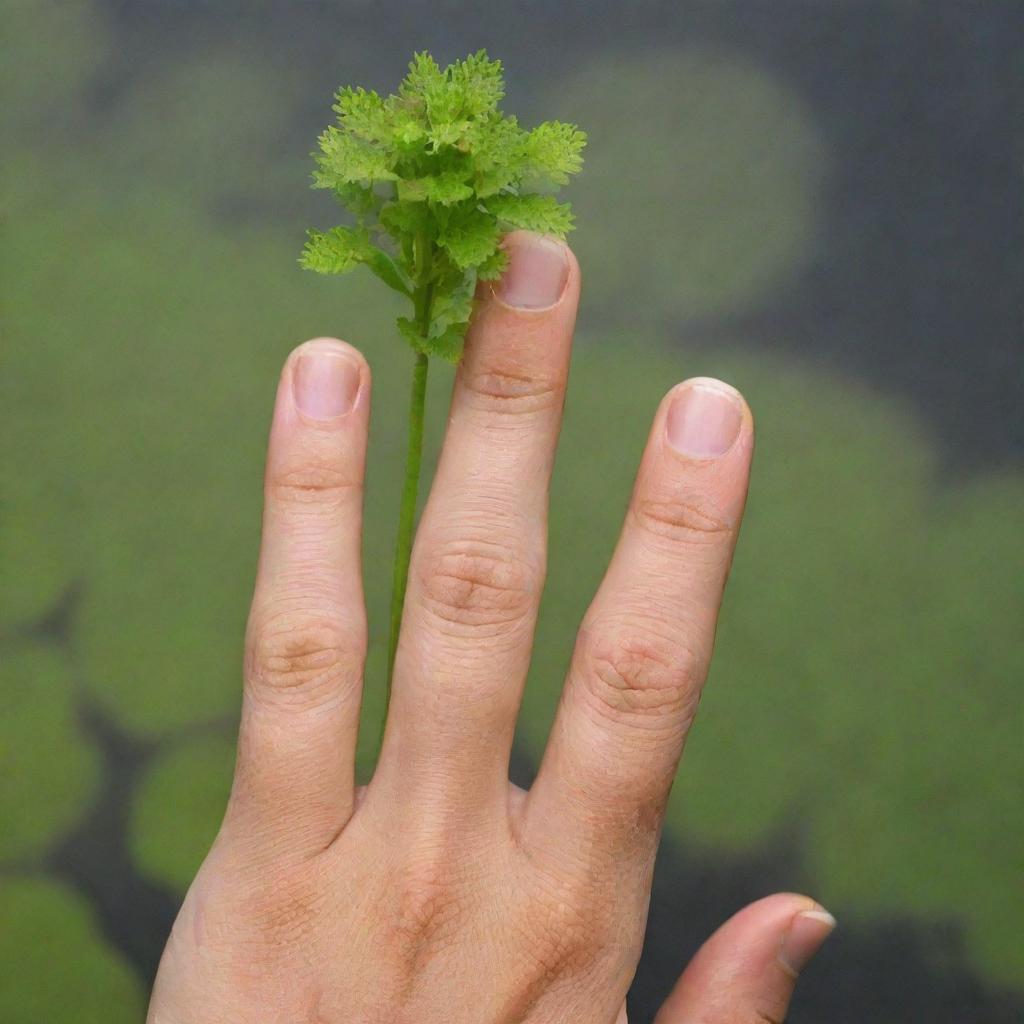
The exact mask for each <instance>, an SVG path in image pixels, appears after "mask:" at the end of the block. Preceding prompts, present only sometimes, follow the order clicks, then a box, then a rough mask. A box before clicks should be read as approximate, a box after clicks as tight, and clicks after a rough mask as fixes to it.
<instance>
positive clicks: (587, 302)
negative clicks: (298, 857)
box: [0, 0, 1024, 1024]
mask: <svg viewBox="0 0 1024 1024" xmlns="http://www.w3.org/2000/svg"><path fill="white" fill-rule="evenodd" d="M0 12H2V18H3V30H2V32H0V40H2V41H0V82H2V86H3V91H2V95H3V97H4V102H3V105H2V107H0V125H2V128H0V130H2V136H3V138H2V141H3V151H4V157H5V159H4V164H5V169H4V181H3V200H2V217H3V220H2V253H0V259H2V267H0V269H2V277H0V287H2V316H3V324H2V360H3V364H2V375H0V387H2V395H0V402H2V405H0V408H2V411H3V413H2V414H3V422H2V431H0V437H2V442H0V443H2V446H3V447H2V452H3V455H2V475H0V487H2V490H0V502H2V504H0V566H2V574H3V603H2V611H0V675H2V681H3V693H4V698H5V708H6V711H5V713H4V715H3V716H2V718H0V962H2V963H3V965H4V969H3V971H2V972H0V1019H2V1020H3V1021H5V1022H8V1024H29V1022H31V1024H37V1022H40V1021H44V1020H47V1021H49V1020H68V1021H75V1022H93V1021H96V1022H100V1021H102V1022H104V1024H121V1022H125V1024H127V1022H131V1021H139V1020H141V1018H142V1014H143V1006H144V1002H145V992H146V988H147V985H148V983H149V981H150V979H151V977H152V973H153V971H154V970H155V966H156V961H157V958H158V956H159V952H160V949H161V948H162V945H163V941H164V939H165V937H166V933H167V930H168V928H169V926H170V922H171V920H172V919H173V916H174V912H175V909H176V906H177V903H178V902H179V900H180V898H181V895H182V893H183V891H184V889H185V888H186V886H187V885H188V882H189V879H190V878H191V876H192V874H193V873H194V871H195V869H196V867H197V865H198V864H199V862H200V860H201V859H202V857H203V854H204V852H205V850H206V848H207V846H208V844H209V842H210V840H211V838H212V836H213V834H214V832H215V830H216V827H217V823H218V820H219V816H220V814H221V811H222V809H223V803H224V798H225V794H226V792H227V788H228V785H229V781H230V771H231V764H232V758H233V733H234V728H235V720H236V714H237V704H238V689H239V678H238V677H239V668H238V666H239V661H240V646H241V639H242V630H243V625H244V619H245V614H246V605H247V601H248V597H249V593H250V589H251V584H252V572H253V565H254V558H255V552H256V544H257V531H258V523H259V514H260V477H261V470H262V467H261V460H262V453H263V445H264V441H265V435H266V428H267V423H268V418H269V411H270V404H271V400H272V396H273V391H274V387H275V381H276V375H277V372H278V370H279V366H280V364H281V362H282V360H283V359H284V357H285V356H286V354H287V352H288V351H289V349H290V348H291V347H292V346H294V345H295V344H296V343H298V342H300V341H302V340H303V339H305V338H307V337H310V336H314V335H317V334H335V335H339V336H341V337H344V338H346V339H347V340H349V341H351V342H353V343H354V344H356V345H358V346H359V347H360V348H361V349H362V350H363V351H364V352H365V353H366V354H367V356H368V358H369V359H370V361H371V363H372V365H373V368H374V373H375V415H374V423H373V431H372V440H371V447H372V451H371V469H370V479H369V495H368V503H367V534H366V544H365V547H366V565H367V587H368V595H369V602H370V609H371V617H372V618H371V621H372V625H373V627H374V642H373V648H372V652H371V657H370V665H369V668H368V679H369V683H368V687H367V701H366V703H367V713H368V718H369V719H370V722H369V724H368V725H367V728H366V729H365V730H364V734H365V735H366V736H367V737H369V738H371V739H372V737H373V736H374V735H375V734H376V725H375V722H376V719H377V718H379V715H380V703H381V675H382V668H383V665H382V656H383V635H384V631H383V628H382V627H383V625H384V621H385V607H386V598H387V594H386V590H387V580H388V576H389V571H390V570H389V565H390V562H389V559H390V545H391V540H392V534H393V531H394V519H395V510H396V500H397V493H398V484H399V474H400V460H401V452H402V446H403V440H404V439H403V432H404V429H403V421H404V410H403V406H404V395H405V391H406V387H407V379H408V375H409V372H410V354H409V352H408V351H407V350H406V349H405V348H404V347H403V345H402V343H400V341H399V340H398V339H397V338H396V337H395V336H394V330H393V327H392V324H393V317H394V314H395V309H394V306H393V304H392V302H391V299H390V298H389V296H388V295H383V294H381V291H382V289H380V288H379V287H378V286H377V284H376V282H375V281H373V279H372V278H370V277H369V276H368V275H367V276H366V277H362V276H360V275H355V276H353V277H350V278H344V279H328V280H323V279H316V278H314V277H313V276H312V275H308V274H302V273H300V271H299V269H298V267H297V266H296V262H295V259H296V255H297V252H298V249H299V247H300V246H301V242H302V238H303V235H304V231H305V229H306V228H307V227H309V226H313V225H316V226H318V227H325V226H329V225H330V224H332V223H335V222H336V219H337V217H338V210H337V209H336V208H334V207H332V205H331V204H330V202H329V200H328V199H327V198H326V197H325V196H323V195H322V194H316V193H312V192H309V191H308V189H307V184H308V175H309V170H310V162H309V159H308V156H307V154H308V152H309V150H310V149H311V148H312V144H313V140H314V138H315V135H316V133H317V131H318V130H319V129H320V128H322V127H323V125H324V124H326V123H327V121H328V120H329V119H330V117H331V114H330V102H331V93H332V91H333V89H334V88H335V87H336V86H337V85H339V84H346V83H358V84H364V85H367V86H369V87H375V88H380V89H388V88H390V87H392V86H393V85H394V84H395V83H396V82H397V80H398V78H399V77H400V75H401V73H402V71H403V66H404V63H405V61H406V60H407V59H408V57H409V55H410V54H411V52H412V51H413V50H414V49H420V48H429V49H431V50H432V51H433V52H434V53H435V55H436V56H437V57H439V58H441V59H444V60H449V59H452V58H454V57H457V56H461V55H463V54H465V53H466V52H468V51H470V50H475V49H477V48H478V47H480V46H486V47H487V48H488V49H489V50H490V51H491V53H492V55H494V56H498V57H501V58H502V59H504V60H505V62H506V65H507V68H508V85H509V98H508V101H507V108H508V109H509V110H513V111H516V112H518V113H520V115H521V116H522V119H523V120H524V121H525V122H526V123H531V122H533V121H536V120H540V119H542V118H544V117H551V116H560V117H565V118H569V119H572V120H575V121H578V122H579V123H580V124H581V125H582V126H583V127H584V128H585V129H587V131H588V132H589V133H590V138H591V142H590V146H589V149H588V153H587V164H586V167H585V171H584V173H583V174H582V175H581V177H580V179H579V182H578V184H575V185H574V186H573V187H572V188H571V189H570V191H569V193H568V194H567V198H570V199H571V200H572V201H573V203H574V205H575V207H576V210H577V214H578V224H579V228H578V231H577V232H576V234H575V235H574V236H573V244H574V247H575V249H576V251H577V253H578V255H579V258H580V262H581V264H582V267H583V271H584V277H585V282H586V283H585V296H584V308H583V312H582V315H581V321H580V327H579V331H578V339H577V351H576V355H575V357H574V367H573V379H572V386H571V392H570V399H569V403H568V408H567V421H566V428H565V433H564V436H563V441H562V446H561V457H560V460H559V464H558V466H557V471H556V473H557V475H556V482H555V485H554V489H553V520H552V535H551V551H552V557H551V573H550V581H549V584H548V587H547V592H546V596H545V602H544V610H543V617H542V624H541V627H540V631H539V638H538V646H537V652H536V657H535V660H534V668H533V672H532V676H531V680H530V685H529V689H528V693H527V697H526V702H525V710H524V716H523V721H522V728H521V730H520V736H519V740H518V742H517V749H516V754H515V758H514V761H515V764H514V768H515V773H516V776H517V778H519V779H521V780H522V781H528V779H529V776H530V773H531V771H532V768H533V766H534V765H535V764H536V763H537V759H538V756H539V753H540V751H541V749H542V745H543V743H544V738H545V733H546V730H547V727H548V724H549V722H550V718H551V714H552V710H553V706H554V702H555V700H556V696H557V692H558V688H559V685H560V680H561V675H562V672H563V671H564V667H565V664H566V661H567V658H568V654H569V650H570V645H571V637H572V634H573V631H574V628H575V625H576V623H577V622H578V620H579V618H580V616H581V614H582V611H583V609H584V607H585V605H586V602H587V600H588V598H589V595H590V594H591V592H592V590H593V587H594V586H595V584H596V582H597V580H598V579H599V576H600V573H601V571H602V567H603V566H604V564H605V562H606V559H607V557H608V554H609V552H610V549H611V545H612V543H613V540H614V536H615V533H616V531H617V528H618V523H619V520H620V518H621V514H622V511H623V508H624V505H625V501H626V497H627V494H628V490H629V486H630V482H631V475H632V473H633V471H634V469H635V465H636V461H637V458H638V455H639V452H640V447H641V445H642V442H643V438H644V435H645V433H646V430H647V427H648V423H649V419H650V416H651V414H652V412H653V409H654V407H655V404H656V402H657V400H658V399H659V398H660V396H661V395H662V394H663V393H664V392H665V391H666V390H667V389H668V388H669V387H670V386H671V385H672V384H673V383H675V382H676V381H678V380H680V379H682V378H683V377H686V376H691V375H695V374H710V375H715V376H721V377H724V378H725V379H727V380H730V381H731V382H733V383H734V384H736V385H737V386H738V387H740V388H741V389H742V390H743V391H744V393H745V394H746V396H747V398H748V399H749V401H750V404H751V405H752V407H753V409H754V411H755V415H756V417H757V420H758V428H759V438H758V455H757V459H756V467H755V473H754V479H753V483H752V490H751V497H750V505H749V512H748V520H747V523H746V525H745V527H744V534H743V537H742V540H741V544H740V550H739V553H738V556H737V559H736V564H735V570H734V575H733V581H732V583H731V585H730V591H729V595H728V599H727V603H726V608H725V611H724V619H723V622H722V625H721V629H720V634H719V648H718V654H717V657H716V661H715V665H714V668H713V671H712V678H711V680H710V684H709V688H708V691H707V695H706V698H705V701H704V705H703V708H702V712H701V716H700V720H699V721H698V723H697V725H696V727H695V729H694V731H693V734H692V737H691V741H690V744H689V747H688V751H687V756H686V760H685V764H684V767H683V770H682V772H681V774H680V777H679V781H678V783H677V786H676V789H675V792H674V794H673V798H672V802H671V805H670V808H669V821H668V829H667V835H666V841H665V847H664V851H663V855H662V857H661V860H660V863H659V869H658V875H657V880H656V887H655V894H654V899H653V901H652V914H651V925H650V933H649V936H648V943H647V947H646V949H645V954H644V959H643V961H642V963H641V967H640V971H639V973H638V976H637V982H636V985H635V987H634V992H633V994H632V997H631V1008H632V1011H633V1013H634V1014H635V1019H636V1020H638V1021H643V1020H646V1019H648V1018H649V1015H650V1014H651V1012H652V1010H653V1008H654V1007H655V1006H656V1005H657V1002H658V1000H659V999H660V997H661V996H662V995H663V994H664V992H665V991H666V989H667V987H668V986H669V985H670V984H671V981H672V980H673V978H674V977H675V975H676V974H677V973H678V971H679V969H680V967H681V965H682V964H683V963H684V962H685V960H686V959H687V958H688V957H689V956H690V955H691V953H692V951H693V950H694V949H695V947H696V945H697V944H698V943H699V941H700V939H701V938H702V937H704V936H705V935H706V934H707V933H708V932H709V931H710V930H711V928H712V927H713V926H714V925H715V924H717V923H718V922H719V921H720V920H722V919H724V917H726V916H727V915H728V914H729V913H731V912H732V911H733V910H735V909H736V908H738V906H740V905H741V904H742V903H743V902H744V901H746V900H748V899H752V898H755V897H757V896H759V895H763V894H765V893H766V892H769V891H772V890H775V889H778V888H796V889H802V890H807V891H809V892H811V893H812V894H813V895H815V896H816V897H818V898H819V899H821V900H822V902H823V903H824V904H825V905H826V906H828V907H829V908H830V909H831V910H832V911H833V912H834V913H835V914H836V915H837V917H839V919H840V922H841V929H840V931H839V932H838V933H837V935H836V937H835V938H834V939H833V940H832V941H831V942H830V943H829V945H828V946H827V947H826V949H825V951H824V952H823V953H822V955H821V958H820V959H819V961H818V962H817V963H816V964H815V967H814V968H813V969H812V970H811V971H810V972H809V973H808V975H807V976H806V978H805V979H804V980H803V981H802V982H801V988H800V992H799V994H798V998H797V1002H796V1004H795V1006H794V1009H793V1013H792V1018H791V1019H793V1020H795V1021H830V1022H840V1024H842V1022H847V1021H849V1022H854V1021H856V1022H858V1024H860V1022H863V1021H865V1020H870V1021H872V1022H879V1024H885V1022H888V1021H920V1020H928V1021H930V1022H946V1021H949V1022H953V1021H956V1022H958V1024H964V1022H970V1021H979V1022H981V1021H984V1022H986V1024H991V1022H999V1021H1020V1020H1022V1019H1024V942H1022V941H1021V934H1020V923H1019V922H1020V914H1021V910H1022V907H1024V808H1022V800H1021V794H1022V789H1024V785H1022V784H1024V753H1022V742H1021V740H1022V736H1024V718H1022V713H1021V702H1020V698H1019V690H1020V685H1021V682H1022V681H1024V641H1022V629H1021V626H1022V622H1024V584H1022V571H1021V570H1022V561H1024V559H1022V555H1024V542H1022V540H1021V525H1022V521H1021V509H1022V505H1024V460H1022V455H1024V417H1022V407H1024V402H1022V397H1024V396H1022V390H1021V382H1022V372H1021V371H1022V360H1021V349H1022V346H1021V315H1020V312H1021V311H1020V296H1021V294H1022V293H1024V245H1022V242H1024V238H1022V235H1024V201H1022V196H1024V190H1022V184H1024V183H1022V182H1021V173H1020V168H1021V164H1022V158H1024V137H1022V125H1024V118H1022V117H1021V113H1022V99H1024V66H1022V63H1021V60H1020V54H1021V52H1022V47H1024V9H1022V8H1021V6H1020V4H1019V3H1017V2H1015V0H1008V2H1005V3H1001V2H979V3H976V4H963V3H956V2H952V0H946V2H940V3H923V2H920V3H919V2H914V0H886V2H874V0H865V2H860V3H855V2H849V3H846V2H843V3H839V2H837V3H821V2H811V0H807V2H796V0H780V2H777V3H776V2H772V3H770V2H768V0H729V2H724V0H722V2H710V0H708V2H704V3H688V2H682V3H679V2H676V3H668V2H664V3H662V2H653V0H651V2H637V3H633V4H629V5H620V4H613V3H610V2H604V3H601V2H595V3H588V4H583V3H582V2H580V3H576V2H566V3H559V4H554V3H542V2H540V0H536V2H523V3H509V4H506V5H504V6H502V7H501V8H493V7H484V6H481V5H476V4H469V3H465V2H461V0H442V2H434V3H430V4H428V3H421V2H416V0H406V2H404V3H395V4H383V3H376V4H375V3H369V2H365V0H363V2H360V0H347V2H346V0H324V2H319V3H314V2H291V3H288V2H284V0H264V2H261V3H258V4H251V3H250V4H243V3H241V2H225V3H199V2H196V3H186V2H184V0H177V2H175V0H93V2H91V3H90V2H88V0H31V2H30V0H0ZM449 385H450V372H449V371H446V370H441V371H440V372H437V373H436V374H435V375H434V377H433V382H432V390H431V393H430V410H429V418H430V420H431V424H432V428H433V429H432V433H431V437H430V446H431V452H432V453H433V452H436V447H437V441H438V436H437V433H438V427H439V425H440V423H441V422H442V421H443V405H444V403H445V401H446V391H447V389H448V387H449ZM392 410H394V411H392ZM369 745H370V744H369V743H367V744H366V746H365V749H364V750H363V751H362V759H363V766H364V768H363V770H364V771H365V770H366V767H367V765H368V762H369V757H370V753H371V752H370V750H369ZM631 1019H632V1018H631Z"/></svg>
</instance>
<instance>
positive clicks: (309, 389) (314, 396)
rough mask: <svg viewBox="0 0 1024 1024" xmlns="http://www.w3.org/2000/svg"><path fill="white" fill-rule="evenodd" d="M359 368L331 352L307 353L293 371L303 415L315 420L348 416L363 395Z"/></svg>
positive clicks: (312, 350)
mask: <svg viewBox="0 0 1024 1024" xmlns="http://www.w3.org/2000/svg"><path fill="white" fill-rule="evenodd" d="M360 376H361V375H360V369H359V364H358V363H357V362H355V360H353V359H352V358H351V357H350V356H348V355H346V354H344V353H343V352H340V351H338V350H337V349H331V348H320V347H318V346H310V347H309V348H307V349H304V350H303V351H302V352H301V353H300V354H299V358H298V359H297V360H296V362H295V367H294V369H293V370H292V389H293V393H294V395H295V404H296V405H297V406H298V408H299V411H300V412H302V413H304V414H305V415H306V416H309V417H310V418H311V419H314V420H332V419H334V418H335V417H336V416H344V415H345V413H347V412H349V411H350V410H351V409H352V406H353V405H354V404H355V401H356V395H358V394H359V379H360Z"/></svg>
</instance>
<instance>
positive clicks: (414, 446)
mask: <svg viewBox="0 0 1024 1024" xmlns="http://www.w3.org/2000/svg"><path fill="white" fill-rule="evenodd" d="M433 250H434V247H433V245H432V244H431V242H430V239H429V237H428V236H427V235H426V234H425V233H423V232H421V233H420V234H419V235H417V236H416V239H415V242H414V245H413V252H414V261H415V266H416V290H415V293H414V295H413V303H414V305H415V312H416V322H417V323H418V324H419V328H420V332H421V333H422V334H423V336H424V337H426V336H427V334H428V333H429V331H430V315H431V306H432V305H433V302H434V287H433V284H432V283H431V280H430V276H431V270H432V269H433V266H432V264H433V258H434V251H433ZM429 367H430V359H429V356H428V355H427V353H426V352H417V353H416V365H415V366H414V367H413V373H412V394H411V395H410V398H409V447H408V449H407V451H406V456H405V480H404V481H403V483H402V503H401V507H400V509H399V513H398V539H397V540H396V542H395V563H394V571H393V575H392V578H391V628H390V630H389V633H388V677H387V689H386V692H385V700H384V708H385V714H386V712H387V708H388V707H389V706H390V704H391V679H392V676H393V675H394V671H395V652H396V651H397V650H398V634H399V633H400V632H401V629H402V609H403V607H404V606H405V588H406V584H407V582H408V578H409V558H410V556H411V555H412V535H413V527H414V525H415V523H416V497H417V495H418V493H419V486H420V466H421V464H422V462H423V419H424V416H423V413H424V408H425V406H426V400H427V370H428V369H429Z"/></svg>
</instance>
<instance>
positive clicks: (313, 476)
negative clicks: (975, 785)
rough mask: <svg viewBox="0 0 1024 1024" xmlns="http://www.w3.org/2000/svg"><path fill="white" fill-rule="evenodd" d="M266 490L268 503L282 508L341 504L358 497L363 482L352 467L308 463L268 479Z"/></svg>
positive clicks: (282, 470)
mask: <svg viewBox="0 0 1024 1024" xmlns="http://www.w3.org/2000/svg"><path fill="white" fill-rule="evenodd" d="M265 490H266V496H267V498H268V500H274V501H277V502H278V503H280V504H284V505H298V506H300V507H301V506H304V505H324V504H342V503H344V502H346V501H348V500H350V499H352V498H353V497H358V495H359V494H360V493H361V490H362V479H361V477H360V476H359V475H358V474H356V473H355V472H353V470H352V468H351V467H348V466H344V465H336V464H333V463H330V462H328V461H326V460H318V459H310V460H308V461H306V462H304V463H302V464H301V465H296V466H289V467H284V468H282V469H280V470H278V471H277V472H275V473H273V474H272V475H268V477H267V482H266V488H265Z"/></svg>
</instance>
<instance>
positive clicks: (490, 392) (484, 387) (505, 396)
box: [463, 367, 564, 415]
mask: <svg viewBox="0 0 1024 1024" xmlns="http://www.w3.org/2000/svg"><path fill="white" fill-rule="evenodd" d="M463 383H464V384H465V388H466V392H467V394H468V396H469V397H470V399H471V401H472V403H473V404H474V405H475V406H476V407H477V408H480V409H484V410H486V411H492V412H500V413H503V414H511V415H515V414H521V413H531V412H539V411H543V410H546V409H551V408H553V407H556V406H559V405H561V402H562V395H563V392H564V388H563V386H562V383H561V381H560V380H557V379H554V378H552V377H550V376H547V375H544V374H537V373H525V372H523V371H521V370H516V369H501V368H498V367H488V368H486V369H478V370H471V369H467V370H465V371H464V373H463Z"/></svg>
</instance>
